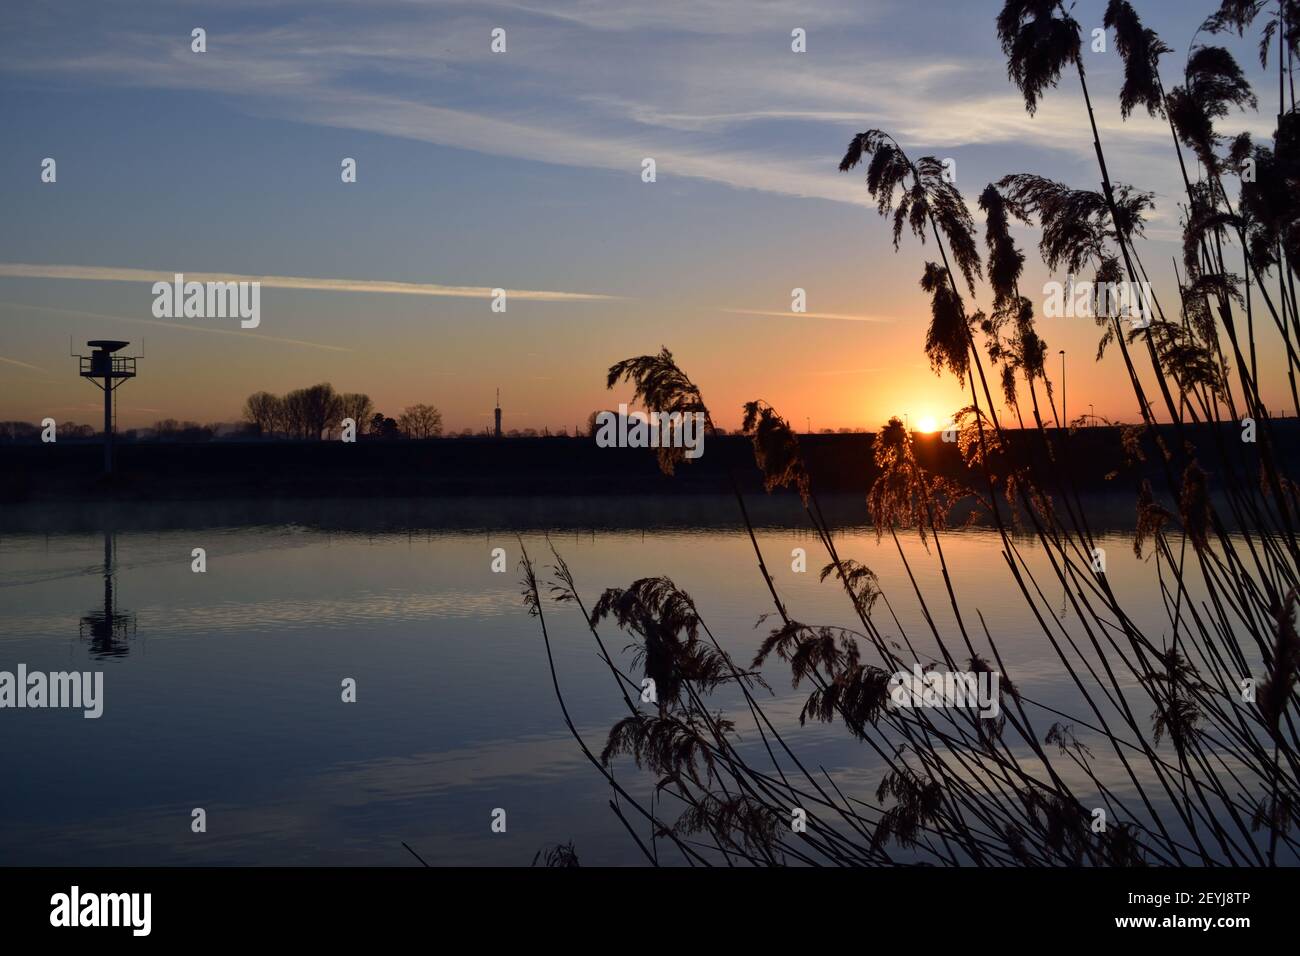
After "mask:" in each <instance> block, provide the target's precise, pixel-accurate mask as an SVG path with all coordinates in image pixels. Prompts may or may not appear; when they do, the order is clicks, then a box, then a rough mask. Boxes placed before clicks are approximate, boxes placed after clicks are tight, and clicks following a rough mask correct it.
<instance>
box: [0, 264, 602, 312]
mask: <svg viewBox="0 0 1300 956" xmlns="http://www.w3.org/2000/svg"><path fill="white" fill-rule="evenodd" d="M182 271H183V270H180V269H176V270H172V271H170V272H161V271H158V270H154V269H119V268H116V267H113V266H68V265H40V264H36V263H29V262H0V277H4V278H14V279H82V280H89V281H93V282H149V283H153V282H171V281H172V280H173V279H174V278H175V276H176V274H177V273H178V272H182ZM184 276H185V279H186V281H190V282H260V283H261V284H262V288H264V289H302V290H307V291H314V292H372V293H374V292H378V293H387V294H389V295H432V296H446V297H450V298H457V299H487V298H491V297H492V294H493V290H492V289H490V288H488V287H487V286H469V285H440V284H438V283H434V282H389V281H387V280H384V279H321V278H315V277H312V276H254V275H236V274H234V273H225V272H184ZM505 291H506V294H507V295H508V296H509V298H511V299H524V300H531V301H535V302H585V301H604V300H612V299H618V298H621V297H620V296H616V295H599V294H597V293H594V292H555V291H548V290H542V289H506V290H505Z"/></svg>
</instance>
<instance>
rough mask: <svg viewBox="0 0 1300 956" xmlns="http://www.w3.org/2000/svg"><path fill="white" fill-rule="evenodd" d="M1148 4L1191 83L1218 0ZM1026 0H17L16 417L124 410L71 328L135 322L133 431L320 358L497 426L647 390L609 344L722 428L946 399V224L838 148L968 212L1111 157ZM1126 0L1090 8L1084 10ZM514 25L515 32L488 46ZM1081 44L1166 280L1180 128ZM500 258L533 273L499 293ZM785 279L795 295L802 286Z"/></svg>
mask: <svg viewBox="0 0 1300 956" xmlns="http://www.w3.org/2000/svg"><path fill="white" fill-rule="evenodd" d="M1135 5H1136V6H1137V9H1138V11H1139V13H1140V14H1142V16H1143V17H1144V20H1145V21H1146V23H1147V25H1148V26H1151V27H1154V28H1155V29H1156V30H1157V32H1159V33H1160V34H1161V36H1162V38H1163V39H1164V40H1165V41H1166V42H1167V43H1168V44H1169V45H1170V46H1171V47H1173V48H1174V50H1175V51H1176V52H1175V53H1173V54H1171V55H1170V56H1168V57H1167V58H1166V61H1165V69H1166V70H1167V75H1168V77H1170V79H1169V80H1168V83H1169V85H1172V83H1173V82H1176V79H1177V75H1178V74H1179V73H1180V72H1181V70H1180V67H1181V65H1182V63H1183V61H1184V59H1185V57H1186V50H1187V47H1188V44H1189V42H1190V41H1191V40H1192V37H1193V35H1194V33H1195V31H1196V28H1197V26H1198V25H1199V23H1200V21H1201V20H1202V19H1203V18H1204V16H1205V15H1207V14H1208V13H1209V12H1211V9H1212V8H1213V6H1214V4H1213V3H1211V2H1197V0H1137V2H1136V4H1135ZM998 7H999V4H998V3H996V2H992V0H989V2H985V0H934V2H928V3H921V2H917V0H818V2H804V3H800V2H794V0H693V2H664V3H653V4H650V3H643V2H607V0H532V2H495V0H479V2H473V3H455V2H440V0H429V2H415V0H311V2H305V3H300V2H279V0H270V2H258V3H253V2H243V0H222V2H221V3H213V2H206V3H203V2H190V0H167V2H150V0H131V2H123V0H88V2H84V3H54V4H51V3H45V2H35V0H6V2H5V3H4V5H3V7H2V8H0V116H2V117H3V121H4V129H5V136H4V139H3V143H2V144H0V209H2V210H3V225H0V420H11V419H20V420H27V421H39V420H40V419H42V418H44V417H46V416H49V417H53V418H55V419H56V420H58V421H60V422H62V421H77V422H81V421H85V422H91V423H94V422H96V421H98V415H99V412H98V411H97V409H99V408H101V407H102V406H101V398H100V394H99V392H98V391H97V390H96V389H95V388H94V387H93V385H91V384H90V383H88V382H85V381H82V380H81V379H79V378H78V377H77V374H76V369H77V365H76V360H75V359H73V358H71V357H70V351H71V352H72V353H77V352H81V353H85V352H87V349H86V348H85V346H84V342H85V341H86V340H87V339H93V338H120V339H126V340H130V342H131V346H130V348H129V349H128V352H127V353H126V354H143V358H142V359H141V360H140V362H139V370H140V374H139V377H138V378H137V379H136V380H134V381H131V382H130V383H128V384H127V385H125V386H123V388H122V390H121V391H120V392H119V393H118V399H119V410H118V427H119V428H129V427H136V426H147V425H150V424H152V423H153V422H154V421H156V420H159V419H162V418H175V419H181V420H186V419H189V420H196V421H204V422H212V421H235V420H238V419H239V417H240V414H241V409H242V405H243V402H244V399H245V397H246V396H247V395H248V394H250V393H252V392H255V391H260V390H267V391H271V392H276V393H283V392H285V391H288V390H290V389H293V388H297V387H302V386H306V385H309V384H312V383H315V382H318V381H328V382H331V383H332V384H333V385H334V386H335V388H336V389H339V390H341V391H361V392H366V393H367V394H369V395H370V396H371V397H372V399H373V400H374V402H375V405H376V407H377V408H378V409H379V410H381V411H383V412H384V413H386V414H390V415H393V416H396V415H397V414H399V413H400V411H401V409H402V408H403V407H405V406H408V405H412V404H415V403H419V402H425V403H430V404H433V405H435V406H437V407H438V408H439V409H441V411H442V413H443V418H444V422H445V425H446V426H447V427H448V428H449V429H451V430H455V431H459V430H461V429H464V428H471V429H474V430H479V429H481V428H483V427H484V426H486V425H489V424H490V423H491V420H492V409H493V404H494V398H495V394H496V389H497V388H500V390H501V404H502V407H503V409H504V421H505V427H506V428H507V429H510V428H520V429H522V428H537V429H541V428H543V427H549V428H551V429H552V430H555V429H558V428H561V427H567V428H569V429H570V430H572V429H573V427H574V426H576V425H578V424H580V423H585V421H586V419H587V416H588V415H589V414H590V412H591V411H593V410H595V409H600V408H609V407H615V406H616V405H617V403H618V402H620V401H626V400H627V399H628V398H629V390H628V389H626V388H624V387H621V386H620V387H618V388H616V389H614V390H613V391H607V390H606V389H605V371H606V369H607V368H608V367H609V366H610V365H611V364H612V363H614V362H616V361H618V360H620V359H623V358H626V357H629V356H632V355H638V354H643V353H646V352H652V351H657V350H658V349H659V348H660V347H661V346H666V347H668V348H669V349H670V350H672V352H673V353H674V354H675V356H676V357H677V359H678V361H679V363H680V364H681V366H682V367H683V368H684V369H685V370H686V371H687V373H688V374H689V375H690V376H691V377H692V378H693V379H694V380H695V381H696V383H697V384H698V385H699V386H700V388H701V389H702V391H703V394H704V398H705V401H706V402H707V403H708V405H709V406H710V408H711V410H712V411H713V415H714V418H715V420H716V421H717V422H718V424H720V425H723V426H725V427H730V428H734V427H736V426H737V425H738V424H739V420H740V415H741V411H740V409H741V406H742V404H743V403H744V402H745V401H748V400H750V399H756V398H761V399H764V400H766V401H768V402H771V403H772V404H773V405H774V406H775V407H776V408H777V409H778V411H780V412H781V413H782V414H784V415H785V416H786V417H787V418H789V419H790V420H791V421H792V423H794V424H795V425H797V426H798V427H800V428H802V427H806V426H807V425H811V427H812V428H813V429H821V428H869V429H875V428H877V427H879V426H880V425H881V424H882V423H883V422H884V421H885V420H886V419H887V418H888V417H889V416H891V415H899V416H903V415H907V416H908V418H909V420H910V421H911V422H912V423H913V424H917V423H919V422H922V421H926V420H929V421H933V422H943V421H945V420H946V419H947V418H948V417H949V416H950V415H951V413H952V412H953V411H954V410H956V409H957V408H959V407H961V406H962V405H964V404H967V402H968V396H966V394H965V393H963V391H962V390H961V388H960V387H959V386H958V385H957V383H956V382H955V381H954V380H953V379H952V378H951V376H948V375H946V374H945V375H944V376H943V377H938V376H936V375H935V374H934V373H933V372H932V371H931V370H930V368H929V366H928V363H927V361H926V358H925V355H924V351H923V348H924V341H925V331H926V326H927V324H928V322H929V303H928V300H927V298H926V296H925V295H924V294H923V293H922V292H921V290H920V288H919V286H918V281H919V279H920V276H921V273H922V271H923V269H924V263H925V261H926V260H927V259H933V258H937V255H936V251H935V249H934V247H933V244H932V243H929V244H926V245H925V246H922V245H921V244H920V243H919V242H918V241H917V240H916V239H914V238H912V237H910V236H908V237H905V238H904V240H903V242H902V244H901V247H900V248H899V250H898V251H895V250H894V248H893V246H892V242H891V239H890V234H889V233H890V230H889V225H888V223H887V222H886V221H885V220H883V219H881V218H880V217H879V216H878V215H877V213H876V211H875V209H874V206H873V204H872V201H871V199H870V197H869V196H868V194H867V190H866V186H865V184H864V182H863V177H862V175H861V173H860V172H858V171H855V172H852V173H848V174H844V173H840V172H839V171H838V169H837V166H838V162H839V159H840V157H841V155H842V154H843V152H844V148H845V146H846V145H847V143H848V142H849V140H850V138H851V137H852V136H853V135H854V134H856V133H859V132H861V131H863V130H865V129H868V128H873V127H878V128H882V129H885V130H887V131H889V132H891V133H892V134H893V135H894V136H895V137H896V138H897V139H898V140H899V141H900V142H901V143H902V144H903V146H904V147H905V148H906V149H907V151H908V152H909V154H910V155H912V156H913V157H918V156H922V155H927V154H931V155H935V156H937V157H941V158H949V157H950V158H952V159H954V160H955V162H956V167H955V168H956V175H957V179H956V185H957V187H958V188H959V189H960V190H961V191H962V193H963V194H964V196H965V197H966V200H967V202H968V204H969V205H970V206H971V207H972V209H974V207H975V201H976V199H977V197H978V195H979V193H980V191H981V190H982V189H983V187H984V186H985V185H986V184H987V183H988V182H991V181H994V180H996V179H998V178H1000V177H1001V176H1003V175H1005V174H1007V173H1011V172H1035V173H1039V174H1042V175H1046V176H1050V177H1051V178H1054V179H1058V180H1061V181H1064V182H1066V183H1069V184H1070V185H1073V186H1076V187H1079V188H1097V186H1098V179H1099V176H1098V173H1097V169H1096V162H1095V157H1094V155H1093V151H1092V143H1091V136H1090V135H1089V133H1088V128H1087V122H1086V113H1085V112H1084V107H1083V100H1082V97H1081V95H1080V92H1079V88H1078V82H1077V79H1076V78H1075V77H1074V76H1073V75H1066V76H1065V77H1063V79H1062V82H1061V84H1060V86H1059V88H1058V89H1056V90H1053V91H1051V92H1049V93H1048V95H1047V97H1046V100H1045V101H1044V103H1043V104H1042V105H1041V107H1040V109H1039V110H1038V112H1037V113H1036V114H1035V116H1033V117H1030V116H1028V115H1027V114H1026V113H1025V111H1024V105H1023V100H1022V98H1021V96H1020V94H1019V93H1018V91H1017V90H1016V89H1015V88H1014V87H1013V86H1012V85H1011V84H1010V83H1009V81H1008V80H1007V78H1006V68H1005V61H1004V59H1003V57H1002V54H1001V52H1000V50H999V48H998V43H997V37H996V33H995V30H994V18H995V16H996V14H997V10H998ZM1104 8H1105V2H1104V0H1080V2H1079V3H1078V4H1077V5H1076V8H1075V13H1074V15H1075V17H1076V18H1077V19H1078V20H1079V21H1080V22H1081V23H1082V25H1083V27H1084V33H1085V40H1087V39H1088V36H1087V35H1088V32H1089V31H1090V30H1091V29H1092V28H1093V27H1094V26H1096V27H1100V25H1101V19H1102V13H1103V11H1104ZM197 27H201V28H202V29H204V30H205V31H206V39H207V50H206V52H203V53H196V52H193V51H192V50H191V42H192V40H191V32H192V30H194V29H195V28H197ZM498 28H499V29H502V30H504V31H505V44H506V49H505V52H504V53H493V52H492V50H491V43H492V31H493V30H494V29H498ZM796 28H799V29H803V30H804V31H806V36H807V51H806V52H804V53H795V52H792V50H791V42H792V41H791V31H792V30H794V29H796ZM1216 42H1222V43H1223V44H1224V45H1226V46H1228V47H1229V48H1230V49H1232V50H1233V51H1234V53H1236V54H1237V57H1238V60H1239V61H1240V62H1241V64H1242V66H1243V67H1244V68H1245V69H1246V70H1247V71H1248V75H1249V76H1250V77H1251V79H1252V82H1254V83H1255V85H1256V90H1257V92H1258V93H1259V94H1260V97H1261V103H1260V107H1261V111H1260V114H1253V113H1251V114H1238V115H1234V116H1232V117H1231V118H1230V119H1229V121H1227V123H1225V124H1223V125H1222V126H1221V130H1223V131H1225V132H1233V133H1235V132H1237V131H1240V130H1250V131H1251V132H1252V133H1254V134H1255V135H1256V136H1258V137H1267V135H1268V134H1269V133H1270V132H1271V129H1272V124H1271V122H1270V120H1269V116H1271V115H1272V113H1273V112H1274V111H1275V109H1276V104H1275V103H1273V102H1272V100H1271V99H1270V97H1271V96H1275V95H1276V94H1275V92H1274V91H1275V90H1276V83H1275V82H1274V83H1273V84H1272V85H1271V86H1270V85H1269V83H1268V82H1267V81H1266V80H1265V79H1264V77H1263V74H1262V72H1261V70H1260V67H1259V64H1258V61H1257V60H1256V57H1255V53H1254V48H1255V38H1254V37H1252V36H1247V37H1246V38H1245V39H1240V40H1239V39H1238V38H1236V37H1235V36H1229V37H1224V38H1220V39H1219V40H1218V41H1216ZM1084 56H1085V66H1086V69H1087V71H1088V76H1089V85H1090V90H1091V92H1092V95H1093V98H1094V103H1095V104H1096V106H1097V109H1098V123H1099V127H1100V130H1101V136H1102V140H1103V144H1104V146H1105V149H1106V154H1107V159H1108V163H1109V165H1110V169H1111V175H1112V177H1113V178H1114V179H1115V180H1118V181H1122V182H1129V183H1133V184H1135V185H1137V186H1139V187H1141V188H1144V189H1148V190H1151V191H1153V192H1154V193H1155V194H1156V202H1157V209H1156V211H1155V213H1154V215H1153V217H1152V219H1151V221H1150V222H1149V225H1148V228H1147V239H1146V241H1145V242H1144V243H1143V244H1142V245H1141V247H1140V251H1141V255H1142V256H1143V259H1144V261H1145V262H1146V263H1148V264H1149V265H1148V268H1149V270H1150V271H1151V272H1152V279H1153V280H1154V282H1155V284H1156V288H1157V292H1158V294H1161V297H1162V299H1164V300H1170V299H1172V300H1175V301H1176V299H1177V293H1176V289H1175V287H1174V286H1173V284H1172V283H1173V280H1172V259H1173V258H1174V257H1176V256H1179V255H1180V242H1179V226H1178V216H1179V211H1178V206H1177V202H1178V198H1179V196H1180V195H1181V183H1180V180H1179V179H1178V178H1177V166H1176V163H1175V161H1174V156H1173V150H1172V146H1171V143H1170V137H1169V130H1168V127H1167V126H1166V125H1163V123H1162V121H1158V120H1151V119H1149V118H1148V117H1146V116H1145V115H1141V116H1135V117H1132V118H1130V119H1129V120H1128V121H1124V120H1123V119H1122V118H1121V117H1120V112H1119V107H1118V102H1117V99H1116V93H1117V91H1118V88H1119V84H1120V82H1121V76H1120V66H1121V64H1120V61H1119V58H1118V56H1117V54H1116V53H1115V52H1114V47H1113V38H1111V42H1110V43H1109V44H1108V51H1107V52H1105V53H1094V52H1091V51H1090V50H1088V49H1087V47H1086V46H1085V53H1084ZM47 157H48V158H53V159H55V161H56V164H57V166H56V171H57V180H56V181H55V182H53V183H47V182H42V181H41V169H42V161H43V160H44V159H45V158H47ZM647 157H649V158H653V159H654V160H655V165H656V180H655V182H653V183H647V182H644V181H643V179H642V168H643V160H644V159H645V158H647ZM344 158H352V159H355V160H356V164H357V177H356V182H354V183H344V182H342V177H341V175H340V172H341V163H342V161H343V159H344ZM1017 238H1018V239H1019V240H1020V242H1021V245H1022V248H1023V249H1024V250H1025V251H1026V253H1027V254H1028V258H1029V262H1028V265H1027V269H1026V276H1025V279H1024V280H1023V281H1022V288H1025V289H1034V290H1036V289H1039V288H1041V286H1042V284H1043V283H1044V282H1045V281H1047V280H1048V279H1049V278H1052V277H1051V276H1049V274H1048V273H1047V271H1046V269H1045V268H1044V267H1043V266H1042V264H1041V263H1040V262H1039V261H1038V260H1037V257H1036V255H1035V254H1034V247H1035V245H1036V242H1037V238H1036V235H1035V233H1034V232H1033V231H1032V230H1027V229H1026V230H1021V231H1019V232H1018V233H1017ZM982 251H983V241H982V232H981V252H982ZM55 267H57V268H55ZM176 272H181V273H186V274H191V275H192V274H197V273H203V274H208V275H217V276H221V275H235V276H245V277H261V276H266V277H281V279H280V281H278V282H277V281H272V280H271V279H270V278H268V279H267V281H266V282H265V283H264V287H263V291H262V296H261V316H260V324H259V325H258V326H257V327H256V328H252V329H243V328H241V327H240V323H239V322H238V320H235V319H223V318H172V319H167V318H163V319H158V318H155V316H154V313H153V302H154V295H153V292H152V283H153V280H154V278H164V277H170V276H171V275H172V274H174V273H176ZM1056 278H1058V279H1064V276H1057V277H1056ZM290 279H293V280H300V281H288V280H290ZM494 288H504V289H506V290H508V291H507V298H506V311H505V312H493V311H492V309H491V307H490V306H491V300H490V297H489V290H491V289H494ZM795 288H801V289H804V290H805V292H806V297H807V312H806V313H805V314H794V313H792V312H791V293H792V290H793V289H795ZM540 293H547V294H546V295H541V294H540ZM978 293H979V294H978V296H977V300H976V303H975V304H976V305H978V306H979V307H982V308H985V309H987V308H988V299H989V292H988V289H987V287H986V286H983V285H981V286H980V287H979V289H978ZM1038 322H1039V332H1040V334H1041V335H1042V336H1043V337H1044V338H1045V339H1046V341H1047V342H1048V344H1049V346H1050V348H1051V352H1052V358H1053V363H1052V368H1053V375H1054V377H1055V376H1056V375H1057V374H1058V373H1057V371H1056V368H1057V364H1056V363H1057V362H1059V356H1057V355H1056V352H1057V350H1058V349H1065V350H1066V352H1067V358H1066V360H1067V362H1068V401H1069V405H1070V414H1071V417H1073V416H1074V415H1075V414H1076V413H1077V412H1079V411H1081V410H1084V409H1085V407H1087V406H1092V407H1093V408H1094V409H1095V412H1096V414H1098V415H1103V416H1106V417H1108V418H1111V419H1114V420H1124V421H1135V420H1137V418H1138V413H1137V409H1136V404H1135V401H1134V399H1133V396H1132V392H1131V389H1130V388H1129V386H1128V383H1127V378H1126V375H1125V373H1124V370H1123V366H1122V362H1121V360H1120V358H1119V355H1118V353H1117V352H1113V351H1112V352H1111V353H1108V355H1107V357H1106V359H1105V360H1104V361H1103V362H1102V363H1100V364H1098V363H1096V362H1095V361H1094V358H1095V352H1096V343H1097V338H1098V335H1099V330H1098V329H1097V328H1096V327H1095V326H1094V325H1093V323H1092V321H1091V320H1090V319H1087V318H1046V317H1043V316H1041V315H1040V317H1039V320H1038ZM1261 341H1262V342H1263V343H1264V344H1263V345H1262V346H1261V350H1260V351H1261V355H1263V356H1265V361H1266V362H1271V361H1273V359H1274V358H1276V353H1277V350H1276V349H1270V348H1269V347H1268V341H1269V340H1268V338H1267V337H1266V336H1265V337H1263V338H1262V340H1261ZM70 343H71V349H70V347H69V344H70ZM1270 356H1271V358H1270ZM1269 371H1270V374H1269V375H1267V376H1264V377H1265V378H1266V379H1267V380H1268V381H1269V382H1271V383H1272V385H1273V386H1274V387H1273V388H1266V389H1265V394H1264V398H1265V402H1266V404H1269V405H1270V406H1271V407H1276V408H1281V407H1282V403H1283V401H1284V398H1283V392H1282V389H1281V388H1280V387H1277V386H1279V385H1281V384H1282V374H1281V372H1280V365H1277V366H1276V367H1274V366H1272V365H1270V366H1269ZM1148 383H1150V379H1149V377H1148Z"/></svg>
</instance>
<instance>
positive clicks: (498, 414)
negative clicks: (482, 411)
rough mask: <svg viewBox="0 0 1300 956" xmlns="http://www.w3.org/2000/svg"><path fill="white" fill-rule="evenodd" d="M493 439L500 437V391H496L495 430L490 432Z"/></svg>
mask: <svg viewBox="0 0 1300 956" xmlns="http://www.w3.org/2000/svg"><path fill="white" fill-rule="evenodd" d="M492 437H493V438H500V437H501V389H499V388H498V389H497V409H496V428H495V429H493V431H492Z"/></svg>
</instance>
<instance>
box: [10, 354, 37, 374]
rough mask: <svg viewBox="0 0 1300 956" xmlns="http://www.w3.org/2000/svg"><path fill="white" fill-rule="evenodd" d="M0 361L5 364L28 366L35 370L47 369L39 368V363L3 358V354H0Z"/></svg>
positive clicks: (20, 366)
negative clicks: (31, 363) (32, 363)
mask: <svg viewBox="0 0 1300 956" xmlns="http://www.w3.org/2000/svg"><path fill="white" fill-rule="evenodd" d="M0 362H4V363H5V364H6V365H17V366H18V367H19V368H29V369H32V370H33V371H35V372H45V371H48V370H47V369H43V368H41V367H40V366H39V365H29V364H28V363H27V362H20V361H18V360H17V359H11V358H5V357H4V356H3V355H0Z"/></svg>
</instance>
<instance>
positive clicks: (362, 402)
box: [339, 392, 375, 431]
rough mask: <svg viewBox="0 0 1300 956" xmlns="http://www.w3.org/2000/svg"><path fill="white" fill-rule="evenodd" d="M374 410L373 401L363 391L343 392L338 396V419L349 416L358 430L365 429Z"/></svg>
mask: <svg viewBox="0 0 1300 956" xmlns="http://www.w3.org/2000/svg"><path fill="white" fill-rule="evenodd" d="M374 412H375V403H374V402H372V401H371V400H370V396H369V395H367V394H366V393H365V392H344V393H343V394H342V395H340V396H339V419H340V421H341V420H342V419H344V418H350V419H352V420H353V421H354V422H356V423H357V429H358V430H359V431H365V429H366V426H367V425H368V424H369V423H370V419H371V417H372V416H373V415H374Z"/></svg>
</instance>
